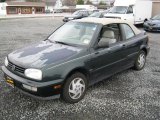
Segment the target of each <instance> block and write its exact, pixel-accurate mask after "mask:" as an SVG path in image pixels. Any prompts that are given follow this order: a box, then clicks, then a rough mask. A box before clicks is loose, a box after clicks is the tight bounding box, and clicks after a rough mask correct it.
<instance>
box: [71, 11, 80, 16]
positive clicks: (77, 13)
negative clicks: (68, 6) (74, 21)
mask: <svg viewBox="0 0 160 120" xmlns="http://www.w3.org/2000/svg"><path fill="white" fill-rule="evenodd" d="M80 13H81V12H80V11H76V12H74V13H73V14H72V15H79V14H80Z"/></svg>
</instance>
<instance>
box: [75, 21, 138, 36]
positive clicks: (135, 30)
mask: <svg viewBox="0 0 160 120" xmlns="http://www.w3.org/2000/svg"><path fill="white" fill-rule="evenodd" d="M74 21H77V22H88V23H99V24H103V25H108V24H112V23H125V24H128V25H129V26H130V27H131V28H132V29H133V31H134V32H135V34H136V35H138V34H140V33H141V31H140V30H138V29H137V28H136V27H135V26H134V25H133V24H132V23H130V22H128V21H126V20H121V19H115V18H83V19H78V20H74Z"/></svg>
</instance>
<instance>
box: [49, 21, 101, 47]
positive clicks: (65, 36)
mask: <svg viewBox="0 0 160 120" xmlns="http://www.w3.org/2000/svg"><path fill="white" fill-rule="evenodd" d="M97 26H98V25H97V24H95V23H84V22H68V23H66V24H64V25H63V26H62V27H60V28H59V29H58V30H56V31H55V32H54V33H53V34H52V35H51V36H50V37H49V38H48V39H49V40H50V41H52V42H57V43H62V44H68V45H89V43H90V42H91V39H92V37H93V35H94V33H95V31H96V29H97Z"/></svg>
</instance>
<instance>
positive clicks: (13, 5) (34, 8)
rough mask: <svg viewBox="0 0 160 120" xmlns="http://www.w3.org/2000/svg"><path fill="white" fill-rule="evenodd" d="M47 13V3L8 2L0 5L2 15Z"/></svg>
mask: <svg viewBox="0 0 160 120" xmlns="http://www.w3.org/2000/svg"><path fill="white" fill-rule="evenodd" d="M44 12H45V2H43V1H41V2H27V1H25V0H19V1H18V0H16V1H14V0H7V1H6V2H3V3H0V15H8V14H42V13H44Z"/></svg>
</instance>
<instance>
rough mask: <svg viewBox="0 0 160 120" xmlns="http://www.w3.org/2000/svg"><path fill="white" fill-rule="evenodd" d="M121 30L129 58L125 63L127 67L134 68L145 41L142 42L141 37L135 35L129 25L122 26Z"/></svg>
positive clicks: (125, 52)
mask: <svg viewBox="0 0 160 120" xmlns="http://www.w3.org/2000/svg"><path fill="white" fill-rule="evenodd" d="M120 29H121V31H122V34H123V35H122V36H123V41H122V44H123V46H124V47H123V48H124V50H125V51H124V54H125V55H126V58H127V59H126V61H125V62H126V65H127V66H132V65H133V64H134V61H135V58H136V56H137V54H138V52H139V49H140V45H141V44H142V43H143V41H142V40H140V39H141V38H140V37H138V36H137V35H135V33H134V31H133V30H132V28H131V27H130V26H129V25H128V24H120Z"/></svg>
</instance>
